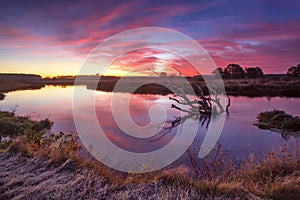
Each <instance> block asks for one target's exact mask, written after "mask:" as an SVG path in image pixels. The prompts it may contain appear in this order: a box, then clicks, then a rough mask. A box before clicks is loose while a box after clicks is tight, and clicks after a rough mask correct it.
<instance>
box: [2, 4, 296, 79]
mask: <svg viewBox="0 0 300 200" xmlns="http://www.w3.org/2000/svg"><path fill="white" fill-rule="evenodd" d="M141 27H163V28H168V29H172V30H176V31H179V32H181V33H183V34H186V35H187V36H189V37H191V38H193V39H194V40H196V41H198V43H199V44H200V45H202V46H203V47H204V48H205V50H206V51H207V52H208V53H209V55H210V56H211V57H212V59H213V60H214V62H215V63H216V66H220V67H226V66H227V65H228V64H230V63H238V64H240V65H241V66H242V67H256V66H258V67H261V68H262V69H263V70H264V72H265V73H286V71H287V69H288V68H289V67H291V66H294V65H297V64H299V63H300V56H299V55H300V53H299V52H300V1H297V0H285V1H276V0H270V1H255V0H253V1H240V0H220V1H211V0H204V1H203V0H196V1H179V0H178V1H177V0H172V1H154V0H148V1H146V0H145V1H143V0H141V1H120V0H118V1H114V0H110V1H106V0H103V1H92V0H87V1H14V0H2V1H0V72H1V73H36V74H40V75H42V76H44V77H45V76H55V75H75V74H77V73H78V70H79V69H80V67H81V66H82V63H83V62H84V61H85V59H86V58H87V56H88V54H89V52H90V51H91V50H92V49H93V48H95V47H96V46H97V45H98V44H99V43H101V42H102V41H104V40H105V39H107V38H109V37H111V36H113V35H114V34H118V33H120V32H122V31H126V30H130V29H135V28H141ZM138 39H139V38H137V40H138ZM118 45H119V46H122V45H123V46H126V45H130V44H128V43H125V42H124V43H121V44H118ZM170 45H173V44H170ZM145 63H146V64H147V63H148V64H149V63H152V64H154V65H155V66H157V68H156V69H157V70H160V71H164V69H165V68H166V66H167V65H168V66H169V65H171V66H173V65H176V66H179V69H180V71H184V73H186V74H189V75H191V74H194V73H195V71H193V70H192V69H191V67H188V65H189V63H187V62H186V60H184V59H182V58H179V57H178V56H177V55H171V54H170V53H168V52H164V51H162V50H157V49H140V50H135V51H133V52H129V53H128V54H126V55H121V56H120V57H119V58H118V59H117V60H115V62H114V63H113V64H112V67H111V70H110V71H109V72H107V74H108V75H121V74H124V73H125V72H126V71H127V70H128V69H130V68H135V67H137V65H139V64H145ZM164 65H165V66H164ZM168 72H169V71H168ZM204 73H209V72H206V71H204Z"/></svg>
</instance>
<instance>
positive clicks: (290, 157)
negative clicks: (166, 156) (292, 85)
mask: <svg viewBox="0 0 300 200" xmlns="http://www.w3.org/2000/svg"><path fill="white" fill-rule="evenodd" d="M4 113H5V112H4ZM6 115H9V117H12V113H10V114H6ZM3 116H5V114H3ZM15 117H16V118H15V120H16V121H19V120H21V119H22V118H18V117H17V116H15ZM4 121H5V120H4ZM32 123H34V122H32ZM2 127H3V126H1V127H0V129H1V128H2ZM27 127H28V129H27V130H26V133H25V132H23V134H19V135H18V136H16V137H14V138H15V139H14V141H13V142H11V143H10V144H9V147H8V148H6V147H5V148H6V150H4V152H3V153H2V154H0V191H1V192H0V199H19V198H25V199H26V198H27V199H40V198H55V199H78V198H89V199H91V198H96V199H99V198H107V199H130V198H131V199H199V198H208V199H212V198H214V197H219V198H220V197H223V198H229V197H231V198H248V199H254V198H257V199H259V198H273V199H283V198H284V199H297V198H299V197H300V181H299V176H300V154H299V153H300V149H299V147H296V148H289V147H287V146H284V147H282V148H281V149H280V151H279V152H275V151H274V150H271V151H270V152H269V154H267V155H265V156H263V158H262V159H260V160H257V159H256V158H255V157H254V156H253V155H250V156H249V159H248V160H246V161H244V162H242V163H240V164H239V165H234V164H232V162H231V160H230V159H229V158H227V157H225V156H224V154H223V151H222V149H220V148H219V147H220V146H218V148H217V149H216V150H215V151H212V153H211V154H210V156H208V157H206V158H205V159H203V160H200V161H198V157H196V156H194V155H191V154H189V155H190V158H191V161H196V162H193V163H194V165H193V169H192V170H191V171H186V170H185V169H184V168H180V167H178V168H172V169H164V170H161V171H158V172H152V173H147V174H131V173H127V174H125V173H119V172H116V171H113V170H111V169H110V168H108V167H106V166H104V165H102V164H101V163H99V162H98V161H95V160H93V159H90V158H87V157H85V158H83V157H81V156H80V154H79V151H80V150H81V146H80V144H78V142H77V138H76V136H75V135H72V134H71V135H70V134H63V133H60V134H56V135H49V136H48V137H45V136H40V134H34V133H35V132H34V130H32V129H31V128H30V126H27ZM30 130H31V131H30ZM0 131H3V130H2V129H1V130H0ZM33 136H37V137H33ZM211 158H214V160H211Z"/></svg>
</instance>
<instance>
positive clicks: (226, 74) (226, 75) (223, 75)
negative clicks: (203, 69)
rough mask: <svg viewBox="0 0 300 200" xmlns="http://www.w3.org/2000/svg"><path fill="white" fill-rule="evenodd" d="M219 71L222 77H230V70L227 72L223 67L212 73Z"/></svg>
mask: <svg viewBox="0 0 300 200" xmlns="http://www.w3.org/2000/svg"><path fill="white" fill-rule="evenodd" d="M218 72H219V73H220V75H221V77H222V78H223V79H228V78H230V75H229V73H228V72H225V71H224V70H223V68H222V67H218V68H216V69H215V70H214V71H213V72H212V73H213V74H217V73H218Z"/></svg>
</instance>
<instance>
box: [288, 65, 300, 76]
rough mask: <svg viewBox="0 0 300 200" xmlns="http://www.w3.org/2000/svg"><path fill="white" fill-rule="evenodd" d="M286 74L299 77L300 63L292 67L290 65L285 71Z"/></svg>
mask: <svg viewBox="0 0 300 200" xmlns="http://www.w3.org/2000/svg"><path fill="white" fill-rule="evenodd" d="M287 74H288V75H290V76H293V77H299V76H300V64H298V65H297V67H296V66H293V67H290V68H289V69H288V71H287Z"/></svg>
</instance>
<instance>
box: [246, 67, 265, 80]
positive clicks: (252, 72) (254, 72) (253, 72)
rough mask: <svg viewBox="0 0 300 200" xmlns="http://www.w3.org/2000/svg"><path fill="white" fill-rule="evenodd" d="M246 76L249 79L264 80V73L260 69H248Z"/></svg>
mask: <svg viewBox="0 0 300 200" xmlns="http://www.w3.org/2000/svg"><path fill="white" fill-rule="evenodd" d="M246 76H247V77H248V78H264V72H263V70H262V69H261V68H260V67H249V68H246Z"/></svg>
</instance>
